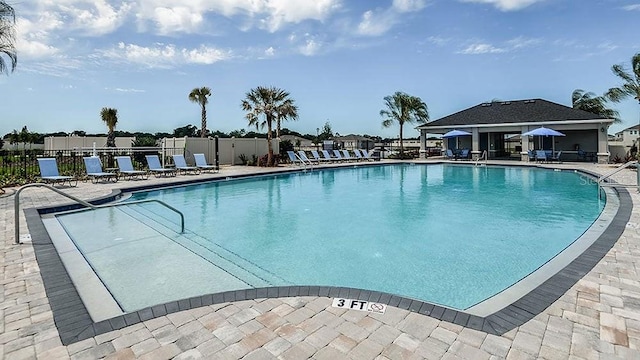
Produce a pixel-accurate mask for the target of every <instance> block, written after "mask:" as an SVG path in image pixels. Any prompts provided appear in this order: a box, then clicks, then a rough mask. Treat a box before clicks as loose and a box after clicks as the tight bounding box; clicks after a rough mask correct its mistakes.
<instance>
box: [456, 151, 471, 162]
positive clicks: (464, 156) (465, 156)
mask: <svg viewBox="0 0 640 360" xmlns="http://www.w3.org/2000/svg"><path fill="white" fill-rule="evenodd" d="M458 158H459V159H462V160H469V149H462V150H461V151H460V156H458Z"/></svg>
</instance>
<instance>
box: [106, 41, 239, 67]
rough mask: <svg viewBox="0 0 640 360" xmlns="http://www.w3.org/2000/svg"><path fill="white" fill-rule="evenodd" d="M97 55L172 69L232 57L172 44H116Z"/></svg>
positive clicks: (224, 53)
mask: <svg viewBox="0 0 640 360" xmlns="http://www.w3.org/2000/svg"><path fill="white" fill-rule="evenodd" d="M98 53H99V54H100V55H102V56H104V57H106V58H109V59H112V60H119V61H125V62H130V63H134V64H139V65H143V66H145V67H149V68H165V69H168V68H172V67H174V66H177V65H180V64H213V63H215V62H218V61H223V60H228V59H230V58H231V57H232V54H231V52H230V51H225V50H220V49H216V48H212V47H207V46H204V45H201V46H200V47H198V48H194V49H187V48H182V49H176V46H175V45H174V44H161V43H157V44H154V45H153V46H149V47H147V46H140V45H136V44H125V43H123V42H120V43H118V46H117V47H115V48H112V49H109V50H102V51H98Z"/></svg>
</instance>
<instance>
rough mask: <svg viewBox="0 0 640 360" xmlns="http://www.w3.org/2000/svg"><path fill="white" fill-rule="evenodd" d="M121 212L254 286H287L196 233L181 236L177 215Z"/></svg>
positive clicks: (135, 208)
mask: <svg viewBox="0 0 640 360" xmlns="http://www.w3.org/2000/svg"><path fill="white" fill-rule="evenodd" d="M119 209H121V210H122V211H123V212H125V213H126V214H128V215H129V216H131V217H132V218H134V219H136V220H137V221H140V222H142V223H144V224H146V225H147V226H149V227H151V228H153V229H154V230H156V231H158V232H159V233H160V234H162V235H163V236H165V237H167V238H169V239H171V240H173V241H174V242H176V243H178V244H180V245H181V246H182V247H184V248H185V249H187V250H189V251H191V252H193V253H195V254H197V255H199V256H200V257H202V258H203V259H205V260H207V261H208V262H210V263H212V264H214V265H216V266H218V267H219V268H221V269H223V270H224V271H226V272H227V273H229V274H231V275H232V276H234V277H236V278H238V279H240V280H242V281H243V282H245V283H247V284H248V285H250V286H251V287H265V286H274V285H285V284H286V282H285V281H284V280H283V279H281V278H279V277H277V276H276V275H274V274H271V273H269V272H268V271H267V270H265V269H263V268H261V267H260V266H258V265H256V264H254V263H253V262H251V261H249V260H247V259H244V258H242V257H241V256H239V255H238V254H236V253H234V252H232V251H229V250H227V249H225V248H224V247H222V246H220V245H219V244H216V243H213V242H211V241H209V240H207V239H205V238H203V237H202V236H200V235H198V234H196V233H194V232H191V231H189V230H187V229H185V232H184V233H183V234H180V233H179V232H178V231H179V228H180V225H179V223H178V221H177V220H176V216H175V214H170V213H166V214H163V213H162V211H161V210H162V209H160V208H158V209H156V208H155V207H153V205H151V204H145V205H131V206H123V207H119Z"/></svg>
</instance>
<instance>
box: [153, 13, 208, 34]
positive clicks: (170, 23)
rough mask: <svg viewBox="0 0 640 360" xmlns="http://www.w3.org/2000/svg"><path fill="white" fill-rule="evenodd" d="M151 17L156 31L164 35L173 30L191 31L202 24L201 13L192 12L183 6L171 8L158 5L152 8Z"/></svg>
mask: <svg viewBox="0 0 640 360" xmlns="http://www.w3.org/2000/svg"><path fill="white" fill-rule="evenodd" d="M153 19H154V21H155V23H156V25H157V28H158V32H159V33H160V34H163V35H166V34H170V33H173V32H178V31H180V32H186V33H191V32H194V31H196V30H197V29H198V28H199V27H200V26H201V25H202V21H203V18H202V14H200V13H194V12H192V11H191V10H190V9H189V8H187V7H184V6H176V7H173V8H166V7H158V8H156V9H155V10H154V16H153Z"/></svg>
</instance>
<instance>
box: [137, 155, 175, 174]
mask: <svg viewBox="0 0 640 360" xmlns="http://www.w3.org/2000/svg"><path fill="white" fill-rule="evenodd" d="M144 157H145V158H146V159H147V166H149V171H150V172H151V173H153V174H154V175H155V176H156V177H160V176H176V173H177V171H176V169H168V168H163V167H162V165H160V158H159V157H158V155H145V156H144Z"/></svg>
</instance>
